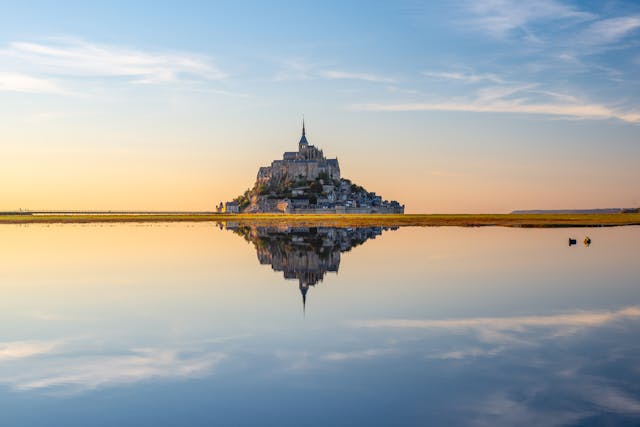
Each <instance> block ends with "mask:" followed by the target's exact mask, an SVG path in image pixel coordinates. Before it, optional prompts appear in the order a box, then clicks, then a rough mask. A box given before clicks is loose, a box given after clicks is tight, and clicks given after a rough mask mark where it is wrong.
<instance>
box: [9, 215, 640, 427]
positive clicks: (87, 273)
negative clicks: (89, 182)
mask: <svg viewBox="0 0 640 427" xmlns="http://www.w3.org/2000/svg"><path fill="white" fill-rule="evenodd" d="M586 235H588V236H590V237H591V239H592V244H591V245H590V246H589V247H586V246H585V245H583V243H582V240H583V239H584V237H585V236H586ZM569 237H574V238H576V239H577V241H578V242H577V244H576V245H575V246H571V247H570V246H568V244H567V239H568V238H569ZM0 241H1V242H2V245H0V286H1V291H2V297H1V298H0V331H1V335H0V409H1V411H2V415H1V420H2V421H1V423H2V425H7V426H89V425H90V426H103V425H104V426H127V425H132V426H133V425H135V426H163V425H172V426H173V425H175V426H184V425H189V426H201V425H202V426H204V425H206V426H212V425H257V424H259V425H278V426H282V425H296V426H298V425H322V426H326V425H393V426H397V425H425V424H431V425H490V426H495V425H498V426H499V425H515V424H521V425H545V426H552V425H602V424H610V425H624V424H629V425H638V424H640V339H638V338H639V337H640V262H639V261H640V227H623V228H596V229H541V230H528V229H509V228H449V227H441V228H401V229H398V230H382V229H349V230H345V229H342V230H335V229H322V228H321V229H311V230H305V229H265V228H256V227H246V226H238V225H234V224H229V226H228V227H227V228H224V229H220V228H218V226H216V225H215V224H159V225H128V224H122V225H112V226H111V225H110V226H107V225H51V226H40V225H38V226H35V225H30V226H11V225H4V226H2V227H0Z"/></svg>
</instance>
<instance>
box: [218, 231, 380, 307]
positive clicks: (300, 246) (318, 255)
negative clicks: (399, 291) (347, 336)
mask: <svg viewBox="0 0 640 427" xmlns="http://www.w3.org/2000/svg"><path fill="white" fill-rule="evenodd" d="M226 228H227V229H228V230H232V231H233V232H234V233H236V234H239V235H241V236H243V237H244V238H245V239H246V240H247V241H248V242H251V243H253V245H254V246H255V248H256V251H257V253H258V261H259V262H260V264H265V265H271V268H273V270H275V271H282V272H283V274H284V278H285V279H293V280H298V284H299V288H300V292H301V293H302V304H303V308H304V306H305V305H306V300H307V291H308V290H309V287H310V286H315V285H316V283H318V282H321V281H322V279H323V278H324V276H325V274H327V272H336V273H337V272H338V267H339V266H340V253H341V252H345V251H349V250H351V248H353V247H355V246H358V245H360V244H362V243H364V242H365V241H367V240H368V239H373V238H375V237H376V236H379V235H380V234H382V231H383V230H387V228H386V227H362V228H331V227H275V226H274V227H259V226H256V225H249V224H243V225H240V224H237V223H229V222H228V223H227V224H226Z"/></svg>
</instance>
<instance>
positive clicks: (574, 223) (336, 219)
mask: <svg viewBox="0 0 640 427" xmlns="http://www.w3.org/2000/svg"><path fill="white" fill-rule="evenodd" d="M227 221H230V222H243V223H256V224H278V225H288V224H290V225H308V226H328V227H359V226H384V227H395V226H398V227H400V226H415V227H430V226H461V227H479V226H503V227H539V228H544V227H611V226H624V225H640V214H638V213H612V214H403V215H395V214H348V215H342V214H326V215H315V214H313V215H309V214H304V215H303V214H214V213H208V212H204V213H125V214H120V213H99V214H98V213H69V214H66V213H65V214H49V213H43V214H40V213H32V214H14V213H11V214H0V224H37V223H118V222H123V223H124V222H227Z"/></svg>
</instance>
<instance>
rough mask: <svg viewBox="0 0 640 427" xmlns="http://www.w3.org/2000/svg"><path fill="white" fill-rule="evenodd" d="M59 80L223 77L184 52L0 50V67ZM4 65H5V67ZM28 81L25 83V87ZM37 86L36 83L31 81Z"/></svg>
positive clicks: (69, 43)
mask: <svg viewBox="0 0 640 427" xmlns="http://www.w3.org/2000/svg"><path fill="white" fill-rule="evenodd" d="M1 63H5V64H9V65H11V66H12V67H14V68H15V69H29V70H31V71H32V72H33V73H35V74H40V75H47V76H58V77H103V78H104V77H119V78H124V79H126V81H128V82H133V83H148V84H152V83H170V82H176V81H179V80H181V79H184V78H196V79H207V80H219V79H223V78H224V77H226V75H225V74H224V73H223V72H222V71H220V69H218V68H217V67H216V66H215V65H214V64H213V63H212V61H211V60H210V59H209V58H207V57H205V56H203V55H195V54H191V53H184V52H151V51H148V52H145V51H141V50H137V49H131V48H125V47H118V46H111V45H104V44H96V43H90V42H87V41H84V40H77V39H55V40H49V41H47V42H39V43H34V42H22V41H18V42H12V43H10V44H9V45H8V46H7V47H5V48H3V49H0V64H1ZM6 66H7V65H5V67H6ZM28 83H29V82H28V81H26V82H25V83H24V84H25V85H26V86H28ZM31 84H32V85H37V81H32V82H31Z"/></svg>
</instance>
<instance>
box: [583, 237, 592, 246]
mask: <svg viewBox="0 0 640 427" xmlns="http://www.w3.org/2000/svg"><path fill="white" fill-rule="evenodd" d="M590 244H591V238H589V236H587V237H585V238H584V245H585V246H589V245H590Z"/></svg>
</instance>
